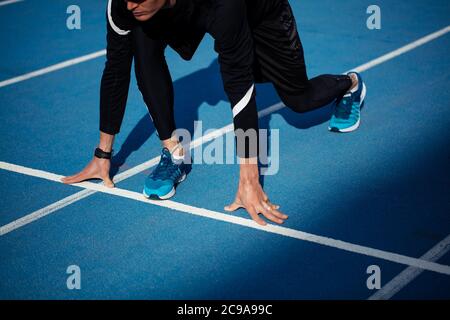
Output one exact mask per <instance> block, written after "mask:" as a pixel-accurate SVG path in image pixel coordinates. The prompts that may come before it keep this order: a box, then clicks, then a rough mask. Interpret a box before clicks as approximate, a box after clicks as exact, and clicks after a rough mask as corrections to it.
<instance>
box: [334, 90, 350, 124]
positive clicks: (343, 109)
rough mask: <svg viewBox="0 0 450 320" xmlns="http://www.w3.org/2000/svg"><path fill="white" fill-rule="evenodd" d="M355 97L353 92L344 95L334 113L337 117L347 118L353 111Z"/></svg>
mask: <svg viewBox="0 0 450 320" xmlns="http://www.w3.org/2000/svg"><path fill="white" fill-rule="evenodd" d="M352 106H353V97H352V95H351V94H347V95H345V96H344V97H342V99H341V101H339V103H338V104H337V107H336V109H335V113H334V115H335V116H336V117H337V118H346V117H348V116H349V115H350V114H351V112H352Z"/></svg>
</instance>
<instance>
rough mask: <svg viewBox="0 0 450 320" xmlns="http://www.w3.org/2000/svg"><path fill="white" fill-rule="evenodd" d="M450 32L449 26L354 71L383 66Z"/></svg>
mask: <svg viewBox="0 0 450 320" xmlns="http://www.w3.org/2000/svg"><path fill="white" fill-rule="evenodd" d="M448 32H450V26H447V27H445V28H442V29H441V30H438V31H436V32H433V33H431V34H429V35H427V36H425V37H423V38H420V39H418V40H416V41H414V42H411V43H410V44H407V45H406V46H403V47H401V48H399V49H397V50H394V51H391V52H389V53H387V54H385V55H383V56H381V57H379V58H376V59H374V60H371V61H369V62H367V63H365V64H363V65H361V66H359V67H358V68H355V69H354V71H356V72H362V71H365V70H368V69H371V68H373V67H375V66H377V65H379V64H382V63H384V62H386V61H389V60H392V59H394V58H396V57H398V56H400V55H402V54H404V53H407V52H408V51H411V50H413V49H416V48H417V47H420V46H422V45H424V44H426V43H428V42H430V41H433V40H435V39H437V38H439V37H442V36H443V35H445V34H447V33H448Z"/></svg>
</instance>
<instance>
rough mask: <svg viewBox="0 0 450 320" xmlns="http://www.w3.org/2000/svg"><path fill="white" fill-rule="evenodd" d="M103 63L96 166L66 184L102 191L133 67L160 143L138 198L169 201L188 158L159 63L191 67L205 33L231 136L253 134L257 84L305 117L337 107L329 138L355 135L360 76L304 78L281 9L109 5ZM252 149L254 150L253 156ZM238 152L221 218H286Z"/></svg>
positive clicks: (270, 2) (260, 2) (212, 1)
mask: <svg viewBox="0 0 450 320" xmlns="http://www.w3.org/2000/svg"><path fill="white" fill-rule="evenodd" d="M107 24H108V26H107V62H106V65H105V69H104V71H103V77H102V81H101V90H100V143H99V145H98V147H97V148H96V150H95V154H94V158H93V160H92V161H91V162H90V163H89V164H88V165H87V166H86V167H85V168H84V169H83V170H82V171H81V172H80V173H78V174H76V175H74V176H71V177H66V178H64V179H63V182H64V183H76V182H80V181H83V180H87V179H93V178H99V179H102V180H103V181H104V184H105V185H106V186H108V187H113V186H114V184H113V182H112V180H111V178H110V175H109V170H110V165H111V164H110V159H111V155H112V147H113V141H114V136H115V135H116V134H117V133H118V132H119V131H120V126H121V123H122V119H123V116H124V112H125V105H126V100H127V95H128V87H129V82H130V71H131V65H132V61H133V58H134V62H135V73H136V78H137V83H138V86H139V89H140V91H141V93H142V95H143V98H144V101H145V103H146V105H147V107H148V110H149V113H150V115H151V118H152V120H153V123H154V125H155V127H156V130H157V132H158V136H159V138H160V139H161V141H162V145H163V151H162V155H161V159H160V163H159V164H158V166H157V167H156V168H155V169H154V170H153V172H152V173H151V174H150V176H149V177H148V178H147V179H146V181H145V186H144V195H146V196H147V197H151V198H159V199H168V198H170V197H171V196H173V195H174V193H175V185H176V184H177V183H179V182H180V181H182V180H183V179H184V178H185V176H186V168H187V165H186V162H187V161H186V159H185V155H186V154H187V153H186V152H185V151H184V150H183V146H181V145H180V143H179V142H178V139H177V138H176V137H175V136H173V133H174V131H175V129H176V126H175V120H174V110H173V101H174V99H173V84H172V79H171V77H170V74H169V70H168V68H167V63H166V60H165V57H164V50H165V48H166V47H167V46H168V45H169V46H170V47H172V48H173V49H174V50H175V51H176V52H178V53H179V54H180V55H181V57H182V58H183V59H185V60H190V59H191V58H192V56H193V54H194V52H195V50H196V49H197V47H198V45H199V43H200V42H201V40H202V38H203V36H204V35H205V33H209V34H210V35H211V36H212V37H213V38H214V40H215V45H214V49H215V50H216V51H217V53H218V55H219V64H220V71H221V74H222V80H223V84H224V88H225V92H226V94H227V96H228V99H229V101H230V103H231V107H232V113H233V123H234V129H235V131H236V130H239V129H241V130H243V132H247V130H258V115H257V108H256V103H255V86H254V84H255V83H262V82H271V83H272V84H273V85H274V87H275V89H276V90H277V93H278V95H279V96H280V98H281V100H282V101H283V103H284V104H285V105H286V106H288V107H289V108H290V109H292V110H293V111H295V112H298V113H302V112H307V111H310V110H314V109H316V108H319V107H322V106H325V105H328V104H330V103H332V102H335V110H334V113H333V115H332V116H331V120H330V125H329V129H330V130H331V131H335V132H350V131H353V130H355V129H357V128H358V126H359V120H360V107H361V104H362V103H363V100H364V97H365V92H366V89H365V85H364V83H363V81H362V79H361V76H360V75H359V74H357V73H350V74H348V75H321V76H318V77H315V78H313V79H308V76H307V73H306V66H305V60H304V56H303V48H302V44H301V41H300V38H299V35H298V32H297V26H296V22H295V19H294V16H293V13H292V9H291V7H290V5H289V3H288V0H131V1H126V0H109V2H108V8H107ZM252 150H253V151H252ZM254 150H255V149H254V148H251V147H250V146H249V145H248V144H247V143H244V148H238V149H237V153H238V154H237V155H238V158H239V163H240V177H239V187H238V191H237V194H236V197H235V200H234V202H233V203H232V204H230V205H229V206H226V207H225V210H227V211H234V210H236V209H238V208H245V209H246V210H247V212H248V213H249V214H250V216H251V217H252V219H253V220H255V221H256V222H257V223H259V224H261V225H265V224H266V222H265V220H263V219H262V218H261V217H260V216H259V214H262V215H264V216H265V217H266V218H267V219H268V220H270V221H273V222H275V223H283V222H284V220H285V219H287V215H285V214H283V213H281V212H280V211H279V210H278V208H279V206H277V205H275V204H273V203H271V202H270V201H269V199H268V197H267V195H266V194H265V192H264V191H263V189H262V187H261V185H260V182H259V171H258V164H257V161H256V160H257V152H255V151H254Z"/></svg>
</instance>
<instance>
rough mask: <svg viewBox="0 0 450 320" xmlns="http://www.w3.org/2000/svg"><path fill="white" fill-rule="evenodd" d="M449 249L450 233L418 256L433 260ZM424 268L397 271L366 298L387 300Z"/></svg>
mask: <svg viewBox="0 0 450 320" xmlns="http://www.w3.org/2000/svg"><path fill="white" fill-rule="evenodd" d="M449 250H450V235H448V236H447V237H446V238H445V239H444V240H442V241H441V242H439V243H438V244H437V245H435V246H434V247H433V248H431V249H430V250H429V251H428V252H427V253H425V254H424V255H423V256H421V257H420V259H421V260H426V261H431V262H435V261H437V260H439V259H440V258H441V257H443V256H444V255H445V254H446V253H447V252H448V251H449ZM423 271H424V270H423V269H419V268H416V267H411V266H410V267H408V268H406V269H405V270H403V271H402V272H401V273H399V274H398V275H397V276H396V277H395V278H393V279H392V280H391V281H389V282H388V283H387V284H385V285H384V286H383V287H382V288H381V289H380V290H378V291H377V292H375V293H374V294H373V295H372V296H370V297H369V299H368V300H389V299H390V298H392V297H393V296H394V295H395V294H397V293H398V292H399V291H400V290H402V289H403V288H404V287H406V286H407V285H408V284H409V283H410V282H412V281H413V280H414V279H416V278H417V277H418V276H419V275H420V274H421V273H422V272H423Z"/></svg>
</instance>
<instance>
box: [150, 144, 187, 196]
mask: <svg viewBox="0 0 450 320" xmlns="http://www.w3.org/2000/svg"><path fill="white" fill-rule="evenodd" d="M187 167H188V166H187V165H186V164H185V163H184V162H181V163H180V164H176V163H174V162H173V160H172V155H171V154H170V151H169V149H167V148H164V149H163V150H162V153H161V159H160V161H159V164H158V166H157V167H156V168H155V170H153V172H152V173H151V174H150V175H149V176H148V177H147V179H146V180H145V185H144V191H143V194H144V196H145V197H146V198H150V199H154V200H166V199H169V198H171V197H173V196H174V195H175V187H176V185H177V184H178V183H180V182H182V181H184V179H186V174H187Z"/></svg>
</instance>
